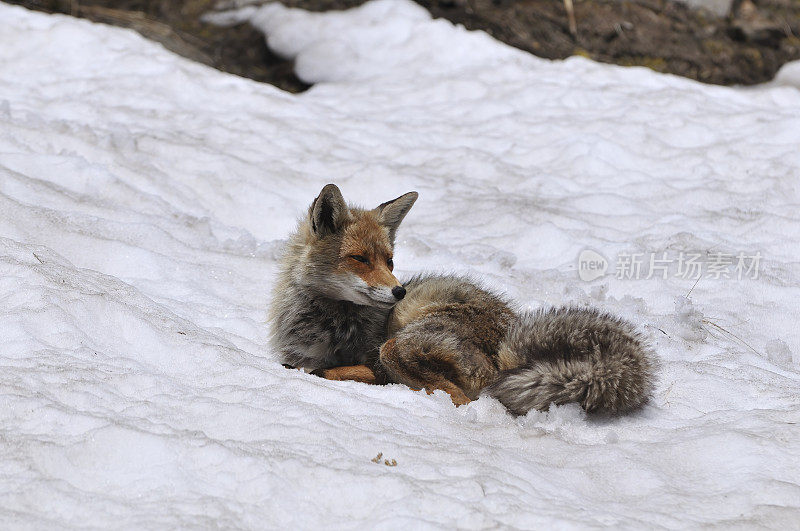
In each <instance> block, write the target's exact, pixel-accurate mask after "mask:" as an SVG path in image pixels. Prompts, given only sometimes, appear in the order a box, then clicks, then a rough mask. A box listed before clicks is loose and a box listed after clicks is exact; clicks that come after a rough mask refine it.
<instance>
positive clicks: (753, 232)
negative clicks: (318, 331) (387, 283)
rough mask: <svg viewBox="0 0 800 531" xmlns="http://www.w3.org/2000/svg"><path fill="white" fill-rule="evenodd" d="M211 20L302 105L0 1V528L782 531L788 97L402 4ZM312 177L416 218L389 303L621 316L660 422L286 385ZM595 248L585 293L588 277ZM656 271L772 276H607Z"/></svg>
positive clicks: (792, 316) (293, 376) (124, 38)
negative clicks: (405, 196)
mask: <svg viewBox="0 0 800 531" xmlns="http://www.w3.org/2000/svg"><path fill="white" fill-rule="evenodd" d="M221 18H227V19H228V20H232V19H236V18H238V19H244V18H251V19H252V20H253V21H254V22H255V23H256V24H258V25H259V26H260V27H262V28H263V29H264V30H265V31H266V33H267V34H268V36H269V42H270V45H271V46H273V47H274V48H275V49H276V50H278V51H279V52H281V53H284V54H286V55H289V56H293V57H296V58H297V68H298V71H299V74H300V75H301V76H302V77H303V78H304V79H307V80H309V81H313V82H317V83H319V84H318V85H316V86H315V87H314V88H312V89H311V90H310V91H308V92H307V93H305V94H302V95H299V96H294V95H290V94H286V93H283V92H281V91H279V90H277V89H275V88H274V87H271V86H266V85H261V84H258V83H255V82H251V81H249V80H244V79H240V78H237V77H233V76H230V75H227V74H223V73H220V72H216V71H213V70H211V69H208V68H205V67H203V66H199V65H197V64H193V63H191V62H189V61H187V60H184V59H182V58H180V57H177V56H174V55H172V54H171V53H169V52H167V51H165V50H164V49H163V48H161V47H160V46H158V45H156V44H153V43H150V42H148V41H146V40H144V39H143V38H141V37H139V36H138V35H136V34H134V33H132V32H130V31H126V30H121V29H116V28H111V27H106V26H102V25H95V24H90V23H88V22H85V21H81V20H76V19H72V18H68V17H63V16H49V15H42V14H37V13H33V12H28V11H25V10H23V9H21V8H18V7H10V6H7V5H5V4H0V65H1V66H0V237H1V238H0V327H1V328H0V330H2V335H0V338H2V346H1V347H0V478H2V481H0V523H1V524H2V527H4V528H39V529H45V528H78V527H80V528H130V529H133V528H136V529H155V528H163V529H172V528H175V527H195V528H196V527H203V528H206V527H220V528H314V527H318V526H320V525H327V526H330V527H336V528H356V527H369V528H399V527H406V526H412V527H415V528H452V527H461V528H468V529H479V528H495V527H517V528H550V527H553V526H557V527H560V528H574V527H588V526H591V527H594V526H605V525H609V526H624V527H629V528H630V527H666V528H686V527H696V526H705V525H721V526H725V527H728V526H733V527H737V526H741V527H751V526H752V527H756V526H763V527H771V528H780V529H785V528H788V527H796V526H797V522H798V521H800V437H798V426H797V423H798V422H800V330H799V329H798V326H797V322H798V303H797V301H798V300H799V299H800V245H798V243H799V242H800V204H799V203H800V201H799V200H798V174H800V90H798V88H797V86H792V85H793V84H792V83H784V84H781V83H775V84H771V85H767V86H764V87H761V88H757V89H746V90H745V89H731V88H722V87H712V86H706V85H701V84H698V83H694V82H691V81H687V80H685V79H680V78H677V77H672V76H665V75H660V74H656V73H653V72H651V71H648V70H644V69H623V68H618V67H613V66H608V65H599V64H595V63H592V62H590V61H587V60H584V59H581V58H574V59H569V60H566V61H563V62H549V61H544V60H540V59H537V58H534V57H532V56H529V55H527V54H525V53H523V52H520V51H517V50H514V49H511V48H509V47H506V46H504V45H502V44H500V43H498V42H496V41H494V40H492V39H491V38H490V37H488V36H487V35H485V34H482V33H470V32H467V31H465V30H464V29H463V28H458V27H454V26H453V25H451V24H450V23H448V22H446V21H443V20H431V19H430V17H429V16H428V15H427V13H426V12H425V11H423V10H422V9H421V8H419V7H417V6H415V5H414V4H412V3H410V2H408V1H405V0H402V1H401V0H380V1H376V2H372V3H370V4H367V5H365V6H363V7H361V8H358V9H356V10H353V11H349V12H345V13H327V14H309V13H305V12H302V11H294V10H289V9H286V8H283V7H281V6H278V5H271V6H267V7H263V8H260V9H255V8H249V9H246V10H244V11H240V12H237V13H235V14H227V15H224V17H221ZM791 71H793V70H792V69H789V70H787V71H786V72H787V74H786V76H785V78H786V79H789V78H790V77H791V76H790V75H789V72H791ZM327 182H336V183H338V184H339V185H340V187H341V188H342V190H343V192H344V194H345V197H346V198H348V199H350V200H351V201H354V202H357V203H361V204H364V205H376V204H378V203H379V202H382V201H385V200H387V199H390V198H393V197H396V196H398V195H400V194H401V193H404V192H406V191H409V190H418V191H419V192H420V200H419V201H418V202H417V204H416V205H415V206H414V208H413V209H412V211H411V213H410V214H409V216H408V218H406V221H405V222H404V225H403V227H402V228H401V230H400V233H399V239H398V249H397V254H396V257H395V262H396V264H397V268H398V271H399V273H400V275H401V276H408V275H410V274H412V273H413V272H416V271H421V270H434V271H443V270H445V271H447V270H449V271H458V272H471V273H472V274H474V275H475V276H477V277H480V278H482V279H484V280H485V282H486V283H487V284H489V285H491V286H494V287H496V288H498V289H501V290H504V291H505V292H506V293H508V295H510V296H512V297H514V298H515V299H516V300H518V301H519V302H520V304H521V306H523V307H526V306H530V307H538V306H540V305H546V304H562V303H575V304H592V305H595V306H599V307H602V308H605V309H607V310H609V311H612V312H614V313H616V314H620V315H622V316H625V317H627V318H629V319H631V320H633V321H634V322H636V323H638V324H639V325H640V326H641V327H642V328H643V329H644V330H645V332H646V333H647V334H648V335H649V336H650V337H651V338H652V341H653V343H654V345H655V346H656V349H657V351H658V353H659V354H660V356H661V360H662V367H661V371H660V373H659V379H658V385H657V390H656V393H655V396H654V398H653V400H652V401H651V403H650V404H649V405H648V406H647V407H645V408H644V409H643V410H642V411H640V412H638V413H636V414H633V415H630V416H626V417H622V418H617V419H595V418H590V417H589V418H587V417H586V416H585V415H584V414H583V413H582V412H581V410H580V409H579V408H578V407H577V406H568V407H562V408H555V409H553V410H552V411H551V412H549V413H531V414H529V415H528V416H527V417H522V418H514V417H511V416H510V415H508V414H507V413H506V412H505V411H504V409H503V408H502V406H500V404H499V403H498V402H496V401H494V400H492V399H490V398H486V397H484V398H481V399H480V400H478V401H476V402H473V403H471V404H469V405H467V406H464V407H459V408H455V407H453V405H452V404H451V403H450V401H449V398H448V397H447V396H446V395H444V394H442V393H436V394H434V395H432V396H428V395H425V394H424V393H420V392H413V391H411V390H409V389H407V388H405V387H403V386H399V385H393V386H388V387H377V386H367V385H363V384H357V383H340V382H328V381H324V380H322V379H319V378H316V377H313V376H310V375H305V374H302V373H300V372H299V371H290V370H285V369H283V368H282V367H281V365H280V364H279V363H278V360H277V358H276V356H275V354H274V353H273V352H270V351H269V349H268V348H267V347H266V344H267V326H266V324H265V319H266V309H267V307H268V304H269V298H270V288H271V285H272V281H273V280H272V279H273V275H274V273H275V266H276V256H277V255H278V253H279V250H280V245H281V243H282V242H283V241H284V240H285V238H286V236H287V235H288V233H289V231H291V230H292V228H293V227H294V224H295V220H296V217H297V216H298V215H300V214H302V213H303V212H304V210H305V209H306V208H307V206H308V204H309V203H310V201H311V200H312V199H313V197H314V196H315V195H316V194H317V193H318V191H319V189H320V188H321V187H322V186H323V185H324V184H325V183H327ZM584 249H592V250H594V251H595V252H597V253H600V254H601V255H602V256H604V257H606V258H607V259H608V260H609V266H608V271H607V273H606V275H605V276H603V277H601V278H598V279H596V280H593V281H591V282H582V281H581V280H580V279H579V278H578V274H577V269H576V268H577V257H578V255H579V253H580V251H582V250H584ZM663 252H666V253H667V254H668V256H669V257H670V259H675V258H676V257H677V256H678V255H679V253H681V252H684V253H693V252H698V253H707V252H721V253H727V254H730V255H736V254H738V253H740V252H741V253H747V254H748V255H754V254H755V253H756V252H758V253H760V255H761V261H760V264H759V266H760V268H759V271H758V276H757V278H751V277H752V275H747V276H746V277H745V278H742V279H741V280H740V279H738V278H736V275H735V274H734V273H733V269H732V267H731V276H732V277H733V278H730V279H724V278H722V279H714V278H706V277H705V274H704V277H703V278H701V279H700V280H699V281H697V282H696V285H695V280H693V279H691V278H688V279H687V278H681V277H679V276H676V274H675V273H676V271H675V267H676V265H675V264H674V263H673V264H672V266H671V269H670V271H669V275H668V276H667V278H666V279H664V278H662V276H661V275H660V274H656V275H654V278H651V279H644V278H641V279H639V280H636V279H618V278H616V270H615V264H617V263H618V260H617V256H618V255H619V253H643V254H644V259H645V263H644V265H643V271H646V269H647V267H646V266H648V263H647V260H648V258H649V255H650V254H651V253H655V254H656V256H657V257H661V255H662V253H663ZM706 265H708V263H706ZM704 273H705V272H704ZM642 276H643V277H644V276H647V275H644V274H643V275H642ZM379 452H381V453H382V454H383V458H384V459H395V460H396V462H397V466H394V467H390V466H386V465H385V464H383V463H382V462H379V463H375V462H373V461H372V458H374V457H375V456H376V455H377V454H378V453H379Z"/></svg>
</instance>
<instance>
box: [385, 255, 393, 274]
mask: <svg viewBox="0 0 800 531" xmlns="http://www.w3.org/2000/svg"><path fill="white" fill-rule="evenodd" d="M386 265H387V266H389V271H391V270H392V269H394V261H393V260H392V259H391V258H389V259H388V260H386Z"/></svg>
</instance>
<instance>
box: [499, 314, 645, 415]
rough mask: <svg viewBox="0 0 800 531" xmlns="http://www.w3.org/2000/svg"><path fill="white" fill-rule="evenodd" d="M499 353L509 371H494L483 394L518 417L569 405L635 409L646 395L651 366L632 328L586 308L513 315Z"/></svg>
mask: <svg viewBox="0 0 800 531" xmlns="http://www.w3.org/2000/svg"><path fill="white" fill-rule="evenodd" d="M500 354H501V359H505V360H509V361H510V362H511V363H510V365H511V366H513V367H515V368H511V369H508V370H505V371H503V372H501V374H500V377H499V379H498V380H497V381H496V382H495V383H494V384H492V385H491V386H490V387H489V388H488V393H489V395H491V396H493V397H495V398H497V399H498V400H499V401H500V402H501V403H502V404H503V405H505V406H506V407H507V408H508V409H509V411H511V412H512V413H514V414H517V415H524V414H525V413H527V412H528V411H530V410H532V409H537V410H546V409H548V408H549V407H550V404H557V405H561V404H566V403H569V402H578V403H579V404H580V405H581V407H583V409H585V410H586V411H587V412H599V413H623V412H626V411H630V410H633V409H636V408H638V407H640V406H641V405H643V404H644V403H645V402H647V400H648V398H649V396H650V393H651V391H652V387H653V373H654V371H655V368H656V358H655V353H654V352H653V350H652V349H651V348H650V346H649V345H648V344H647V342H646V340H645V339H644V338H643V337H642V336H641V335H640V334H639V332H638V331H637V330H636V328H635V327H634V325H632V324H631V323H629V322H627V321H624V320H622V319H619V318H617V317H614V316H612V315H609V314H607V313H604V312H601V311H598V310H594V309H588V308H570V307H565V308H553V309H549V310H539V311H536V312H529V313H525V314H523V315H521V316H519V317H518V319H517V321H516V322H515V323H514V324H512V326H511V327H510V329H509V331H508V333H507V334H506V337H505V339H504V341H503V343H502V344H501V347H500Z"/></svg>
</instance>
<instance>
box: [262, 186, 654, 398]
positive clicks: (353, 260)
mask: <svg viewBox="0 0 800 531" xmlns="http://www.w3.org/2000/svg"><path fill="white" fill-rule="evenodd" d="M416 199H417V193H416V192H410V193H407V194H405V195H402V196H400V197H398V198H397V199H395V200H393V201H388V202H386V203H383V204H381V205H380V206H378V207H376V208H374V209H372V210H365V209H360V208H356V207H353V206H349V205H347V203H345V201H344V198H343V197H342V194H341V192H340V191H339V189H338V188H337V187H336V186H335V185H332V184H329V185H327V186H325V188H323V189H322V192H321V193H320V194H319V196H318V197H317V198H316V199H315V200H314V202H313V203H312V205H311V207H310V208H309V211H308V215H307V216H305V217H304V218H303V219H301V221H300V223H299V226H298V229H297V231H296V232H295V233H294V234H293V235H292V236H291V238H290V240H289V243H288V246H287V249H286V253H285V255H284V258H283V260H282V264H281V270H280V274H279V280H278V283H277V284H276V287H275V291H274V294H273V303H272V308H271V322H272V345H273V347H274V348H275V349H276V350H277V351H278V352H279V353H280V354H281V356H282V359H283V361H284V362H285V363H287V364H290V365H292V366H296V367H303V368H305V369H307V370H311V371H313V372H314V373H315V374H319V375H322V376H324V377H327V378H331V379H353V380H360V381H366V382H373V383H387V382H397V383H403V384H406V385H408V386H410V387H412V388H418V389H426V390H428V391H433V390H436V389H441V390H444V391H446V392H447V393H449V394H450V396H451V397H452V399H453V402H454V403H456V404H463V403H466V402H469V401H470V400H474V399H476V398H477V397H478V395H479V394H480V393H481V392H482V391H486V392H488V394H490V395H491V396H494V397H496V398H497V399H498V400H499V401H500V402H502V403H503V404H504V405H505V406H506V407H507V408H508V409H509V410H510V411H511V412H513V413H515V414H524V413H526V412H527V411H529V410H531V409H539V410H543V409H547V408H548V407H549V406H550V404H553V403H555V404H564V403H568V402H577V403H579V404H581V406H582V407H583V408H584V409H586V410H587V411H603V412H611V413H617V412H624V411H628V410H631V409H634V408H637V407H639V406H640V405H642V404H643V403H644V402H646V400H647V398H648V396H649V394H650V390H651V387H652V374H653V371H654V365H655V361H654V360H655V358H654V354H653V352H652V350H651V349H650V347H649V346H648V345H647V342H646V341H645V340H644V338H643V337H642V336H641V335H640V334H639V333H638V332H637V331H636V329H635V327H634V326H633V325H631V324H630V323H628V322H626V321H623V320H621V319H619V318H616V317H613V316H611V315H608V314H606V313H603V312H600V311H597V310H594V309H587V308H558V309H550V310H540V311H538V312H532V313H530V312H529V313H523V314H519V313H517V312H516V311H514V309H513V308H512V306H511V305H510V304H509V303H508V302H507V301H506V300H504V299H503V298H502V297H500V296H498V295H496V294H493V293H491V292H490V291H488V290H485V289H483V288H482V287H480V286H479V285H477V284H476V283H475V282H473V281H471V280H469V279H466V278H462V277H458V276H443V275H422V276H416V277H413V278H412V279H410V280H408V281H407V282H406V283H405V284H403V285H401V284H400V282H399V281H398V280H397V279H396V278H395V276H394V275H393V274H392V267H393V264H392V255H393V250H394V240H395V234H396V231H397V228H398V226H399V225H400V222H401V221H402V220H403V218H404V217H405V215H406V214H407V213H408V211H409V210H410V208H411V206H412V205H413V204H414V201H416Z"/></svg>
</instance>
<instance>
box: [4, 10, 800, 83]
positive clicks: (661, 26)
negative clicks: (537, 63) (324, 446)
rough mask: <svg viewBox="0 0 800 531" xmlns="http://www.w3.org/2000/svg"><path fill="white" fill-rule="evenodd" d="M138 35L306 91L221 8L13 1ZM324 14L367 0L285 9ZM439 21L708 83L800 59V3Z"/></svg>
mask: <svg viewBox="0 0 800 531" xmlns="http://www.w3.org/2000/svg"><path fill="white" fill-rule="evenodd" d="M5 1H8V2H10V3H12V4H21V5H24V6H26V7H29V8H32V9H38V10H43V11H48V12H60V13H68V14H71V15H75V16H79V17H84V18H88V19H90V20H94V21H98V22H105V23H108V24H114V25H118V26H125V27H130V28H133V29H135V30H137V31H139V32H140V33H142V34H143V35H145V36H146V37H148V38H151V39H154V40H156V41H159V42H161V43H163V44H164V46H166V47H167V48H169V49H171V50H173V51H175V52H177V53H179V54H181V55H184V56H187V57H190V58H192V59H195V60H197V61H200V62H202V63H205V64H208V65H210V66H213V67H215V68H218V69H220V70H224V71H227V72H231V73H234V74H238V75H241V76H246V77H249V78H252V79H255V80H258V81H263V82H267V83H272V84H274V85H277V86H278V87H281V88H283V89H285V90H290V91H293V92H297V91H301V90H304V89H305V88H307V85H305V84H304V83H302V82H301V81H300V80H299V79H297V77H296V76H295V75H294V73H293V71H292V64H291V62H288V61H285V60H283V59H281V58H279V57H277V56H275V55H274V54H272V53H271V52H270V51H269V50H268V49H267V47H266V45H265V44H264V39H263V37H262V35H261V34H260V33H259V32H257V31H256V30H254V29H253V28H252V27H251V26H250V25H248V24H241V25H238V26H234V27H231V28H221V27H216V26H213V25H211V24H205V23H203V22H201V21H200V17H201V15H202V14H203V13H205V12H207V11H209V10H212V9H214V7H215V5H216V4H217V3H218V2H217V0H182V1H181V0H172V1H171V0H5ZM282 1H283V3H284V4H286V5H290V6H294V7H299V8H303V9H308V10H312V11H324V10H329V9H344V8H348V7H353V6H356V5H359V4H361V3H363V1H364V0H282ZM416 1H417V2H418V3H419V4H421V5H423V6H424V7H426V8H427V9H428V10H429V11H430V12H431V13H432V14H433V15H434V16H436V17H444V18H447V19H448V20H451V21H453V22H455V23H459V24H463V25H464V26H466V27H467V28H469V29H481V30H485V31H487V32H488V33H490V34H492V35H493V36H495V37H496V38H497V39H499V40H502V41H504V42H506V43H508V44H510V45H512V46H516V47H517V48H521V49H523V50H527V51H529V52H531V53H533V54H536V55H538V56H541V57H547V58H553V59H555V58H564V57H568V56H570V55H575V54H578V55H583V56H586V57H591V58H592V59H595V60H597V61H602V62H607V63H616V64H621V65H641V66H646V67H649V68H652V69H653V70H657V71H659V72H670V73H673V74H678V75H681V76H685V77H689V78H692V79H697V80H699V81H703V82H706V83H715V84H722V85H731V84H743V85H751V84H755V83H761V82H764V81H768V80H770V79H772V77H773V76H774V75H775V72H777V70H778V69H779V68H780V67H781V65H783V64H784V63H786V62H788V61H792V60H797V59H800V38H799V37H798V36H800V2H798V1H793V0H758V2H757V4H754V3H752V2H750V1H749V0H744V2H742V1H740V0H737V1H736V2H735V5H736V6H737V8H736V10H735V11H736V12H735V13H734V15H732V16H729V17H727V18H720V17H717V16H714V15H712V14H711V13H708V12H705V11H702V10H693V9H689V8H687V7H686V6H684V5H682V4H678V3H675V2H673V1H671V0H636V1H628V0H623V1H619V0H577V1H576V2H575V4H574V5H575V16H576V20H577V32H576V34H575V35H573V34H572V33H571V32H570V29H569V23H568V17H567V13H566V10H565V7H564V3H563V2H562V1H561V0H416Z"/></svg>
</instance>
